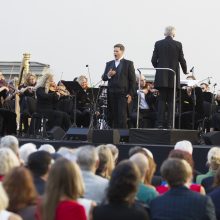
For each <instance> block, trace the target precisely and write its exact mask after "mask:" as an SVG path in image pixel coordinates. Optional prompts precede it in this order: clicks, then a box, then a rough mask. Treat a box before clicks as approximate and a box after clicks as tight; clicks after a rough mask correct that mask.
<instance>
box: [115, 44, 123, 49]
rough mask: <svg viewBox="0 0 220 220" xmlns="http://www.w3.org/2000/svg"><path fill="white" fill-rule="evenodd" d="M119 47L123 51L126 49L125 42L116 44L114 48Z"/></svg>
mask: <svg viewBox="0 0 220 220" xmlns="http://www.w3.org/2000/svg"><path fill="white" fill-rule="evenodd" d="M116 47H118V48H119V49H120V50H121V51H125V47H124V45H123V44H115V45H114V48H116Z"/></svg>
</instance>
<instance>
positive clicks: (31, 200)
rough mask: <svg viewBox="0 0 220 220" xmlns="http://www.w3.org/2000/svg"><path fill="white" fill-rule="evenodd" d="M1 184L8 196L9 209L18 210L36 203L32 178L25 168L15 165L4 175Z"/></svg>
mask: <svg viewBox="0 0 220 220" xmlns="http://www.w3.org/2000/svg"><path fill="white" fill-rule="evenodd" d="M3 185H4V188H5V190H6V192H7V194H8V197H9V206H8V210H9V211H12V212H18V211H19V210H20V209H22V208H25V207H27V206H29V205H33V204H36V203H37V192H36V189H35V186H34V183H33V178H32V175H31V173H30V171H29V170H28V169H27V168H25V167H15V168H14V169H13V170H11V171H10V172H9V173H8V174H7V175H6V176H5V178H4V181H3Z"/></svg>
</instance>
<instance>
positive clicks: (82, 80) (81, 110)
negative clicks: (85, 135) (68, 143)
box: [76, 75, 92, 127]
mask: <svg viewBox="0 0 220 220" xmlns="http://www.w3.org/2000/svg"><path fill="white" fill-rule="evenodd" d="M76 81H77V82H78V83H79V85H80V86H81V88H82V90H80V91H78V93H77V103H76V124H77V127H89V124H90V114H91V112H90V110H91V108H92V106H91V100H90V98H89V93H88V88H89V86H88V79H87V77H86V76H85V75H81V76H79V77H78V78H77V80H76Z"/></svg>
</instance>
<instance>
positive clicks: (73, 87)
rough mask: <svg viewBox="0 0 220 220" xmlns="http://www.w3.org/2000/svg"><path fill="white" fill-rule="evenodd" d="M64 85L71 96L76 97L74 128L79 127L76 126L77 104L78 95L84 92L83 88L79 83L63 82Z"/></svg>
mask: <svg viewBox="0 0 220 220" xmlns="http://www.w3.org/2000/svg"><path fill="white" fill-rule="evenodd" d="M61 82H62V83H63V85H64V86H65V87H66V89H67V90H68V91H69V93H70V95H72V96H73V97H74V111H73V124H72V126H71V127H72V128H75V127H77V125H76V103H77V94H79V93H80V92H84V91H83V89H82V87H81V86H80V85H79V83H78V82H77V81H65V80H61Z"/></svg>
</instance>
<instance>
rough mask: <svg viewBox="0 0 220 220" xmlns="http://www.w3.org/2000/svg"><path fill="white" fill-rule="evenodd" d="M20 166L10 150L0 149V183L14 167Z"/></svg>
mask: <svg viewBox="0 0 220 220" xmlns="http://www.w3.org/2000/svg"><path fill="white" fill-rule="evenodd" d="M18 166H20V162H19V160H18V158H17V157H16V155H15V154H14V152H13V151H12V150H11V149H10V148H0V182H1V181H2V180H3V179H4V177H5V175H6V174H7V173H8V172H9V171H11V169H13V168H14V167H18Z"/></svg>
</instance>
